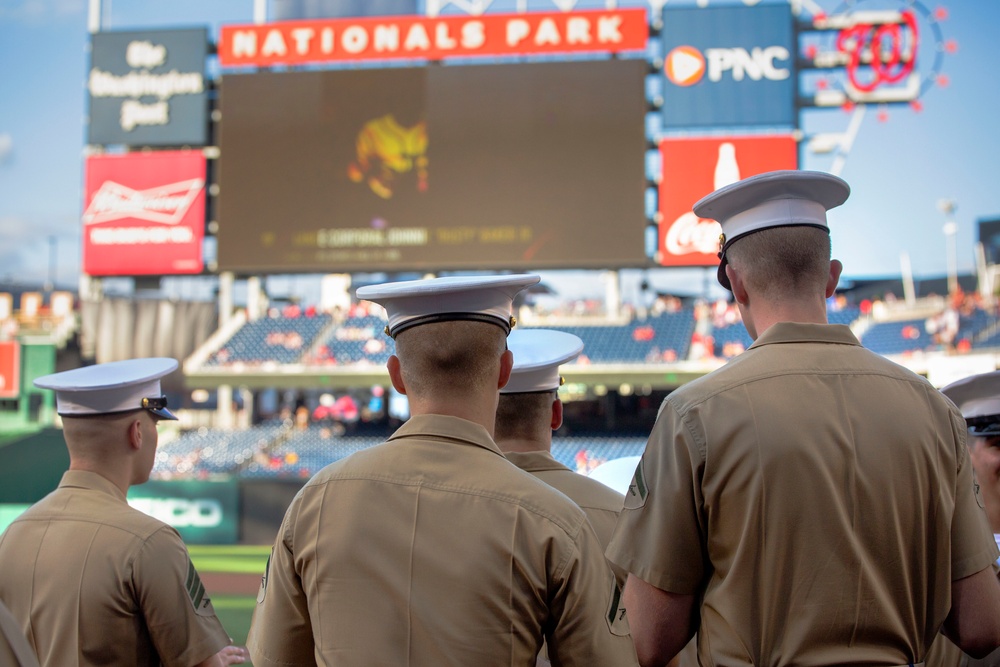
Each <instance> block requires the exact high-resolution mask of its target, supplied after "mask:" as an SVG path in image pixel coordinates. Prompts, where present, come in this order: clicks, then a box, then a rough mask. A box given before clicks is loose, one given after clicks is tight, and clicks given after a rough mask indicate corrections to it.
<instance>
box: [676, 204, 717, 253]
mask: <svg viewBox="0 0 1000 667" xmlns="http://www.w3.org/2000/svg"><path fill="white" fill-rule="evenodd" d="M721 233H722V226H721V225H720V224H719V223H718V222H716V221H715V220H708V219H703V218H699V217H698V216H697V215H695V214H694V213H692V212H691V211H688V212H687V213H685V214H684V215H682V216H681V217H679V218H677V220H675V221H674V224H672V225H670V229H668V230H667V235H666V238H664V240H663V246H664V249H665V250H666V251H667V253H668V254H670V255H688V254H691V253H703V254H706V255H714V254H716V253H717V252H719V234H721Z"/></svg>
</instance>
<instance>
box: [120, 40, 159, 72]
mask: <svg viewBox="0 0 1000 667" xmlns="http://www.w3.org/2000/svg"><path fill="white" fill-rule="evenodd" d="M125 62H127V63H128V66H129V67H135V68H136V69H150V68H151V67H159V66H160V65H162V64H163V63H165V62H167V47H165V46H163V45H162V44H153V43H152V42H138V41H137V42H129V44H128V46H126V47H125Z"/></svg>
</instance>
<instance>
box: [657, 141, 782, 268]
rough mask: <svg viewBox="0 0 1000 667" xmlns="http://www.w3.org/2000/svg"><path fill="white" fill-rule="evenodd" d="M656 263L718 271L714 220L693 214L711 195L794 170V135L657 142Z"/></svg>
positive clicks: (717, 250) (717, 238) (716, 232)
mask: <svg viewBox="0 0 1000 667" xmlns="http://www.w3.org/2000/svg"><path fill="white" fill-rule="evenodd" d="M660 158H661V159H662V161H663V180H662V181H661V182H660V216H661V217H660V243H659V263H660V264H661V265H663V266H718V264H719V257H718V252H719V235H720V234H721V233H722V229H721V227H720V226H719V223H718V222H716V221H715V220H707V219H704V218H699V217H698V216H696V215H695V214H694V212H693V211H692V210H691V209H692V207H693V206H694V203H695V202H696V201H698V200H699V199H701V198H702V197H704V196H705V195H707V194H708V193H710V192H713V191H715V190H718V189H719V188H721V187H722V186H724V185H729V184H730V183H734V182H736V181H738V180H740V179H741V178H746V177H748V176H754V175H756V174H761V173H764V172H765V171H774V170H776V169H796V168H797V164H798V154H797V150H796V145H795V139H794V138H793V137H792V135H790V134H787V135H768V136H730V137H726V136H721V137H701V138H697V139H689V138H683V139H664V140H663V141H661V142H660Z"/></svg>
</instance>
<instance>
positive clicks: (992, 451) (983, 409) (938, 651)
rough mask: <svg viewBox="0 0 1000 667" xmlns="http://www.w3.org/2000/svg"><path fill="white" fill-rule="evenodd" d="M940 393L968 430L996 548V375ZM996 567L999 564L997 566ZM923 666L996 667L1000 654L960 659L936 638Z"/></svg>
mask: <svg viewBox="0 0 1000 667" xmlns="http://www.w3.org/2000/svg"><path fill="white" fill-rule="evenodd" d="M941 392H942V393H943V394H944V395H945V396H947V397H948V398H950V399H951V400H952V401H954V403H955V405H957V406H958V408H959V409H960V410H961V411H962V415H963V416H964V417H965V423H966V425H967V426H968V428H969V439H968V447H969V458H970V459H971V461H972V467H973V469H974V470H975V472H976V481H977V482H978V483H979V484H980V485H981V486H980V490H981V493H982V502H983V505H985V507H986V516H987V517H988V518H989V521H990V528H991V529H992V530H993V539H994V540H996V543H997V545H998V546H1000V371H994V372H992V373H983V374H981V375H973V376H971V377H968V378H965V379H963V380H959V381H958V382H953V383H952V384H950V385H948V386H947V387H945V388H944V389H942V390H941ZM997 564H998V565H1000V561H998V562H997ZM927 664H928V665H934V666H935V667H947V666H948V665H955V666H956V667H957V666H958V665H963V666H969V667H972V666H973V665H983V666H986V665H992V666H995V665H1000V650H997V651H994V652H993V653H991V654H990V655H988V656H986V657H985V658H983V659H982V660H981V661H980V660H976V659H975V658H970V657H969V656H967V655H962V652H961V651H959V649H958V647H956V646H955V645H954V643H953V642H951V641H949V640H948V639H947V638H946V637H944V636H939V637H938V638H937V640H936V641H935V642H934V645H933V646H932V647H931V651H930V653H929V654H928V657H927Z"/></svg>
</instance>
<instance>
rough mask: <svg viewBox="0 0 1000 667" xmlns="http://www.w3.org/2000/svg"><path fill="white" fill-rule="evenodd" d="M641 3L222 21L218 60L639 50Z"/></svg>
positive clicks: (643, 32) (260, 62)
mask: <svg viewBox="0 0 1000 667" xmlns="http://www.w3.org/2000/svg"><path fill="white" fill-rule="evenodd" d="M648 37H649V27H648V23H647V20H646V10H645V8H641V7H640V8H631V9H615V10H589V11H578V12H531V13H524V14H487V15H480V16H439V17H424V16H384V17H372V18H352V19H323V20H308V21H281V22H277V23H268V24H262V25H254V24H250V25H228V26H222V29H221V32H220V35H219V46H218V53H219V63H220V64H221V65H222V66H223V67H239V66H243V65H247V66H254V67H268V66H272V65H299V64H303V63H317V62H336V61H358V60H391V59H400V58H419V59H427V60H442V59H446V58H468V57H472V56H503V55H528V54H541V53H588V52H589V53H619V52H622V51H644V50H645V48H646V41H647V39H648Z"/></svg>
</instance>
